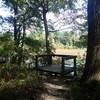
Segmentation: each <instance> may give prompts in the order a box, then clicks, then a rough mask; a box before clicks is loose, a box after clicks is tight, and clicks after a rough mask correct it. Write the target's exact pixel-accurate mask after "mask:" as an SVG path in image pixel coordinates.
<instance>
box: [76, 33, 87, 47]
mask: <svg viewBox="0 0 100 100" xmlns="http://www.w3.org/2000/svg"><path fill="white" fill-rule="evenodd" d="M75 46H76V47H78V48H86V47H87V34H86V33H83V34H81V36H80V38H79V40H77V41H76V43H75Z"/></svg>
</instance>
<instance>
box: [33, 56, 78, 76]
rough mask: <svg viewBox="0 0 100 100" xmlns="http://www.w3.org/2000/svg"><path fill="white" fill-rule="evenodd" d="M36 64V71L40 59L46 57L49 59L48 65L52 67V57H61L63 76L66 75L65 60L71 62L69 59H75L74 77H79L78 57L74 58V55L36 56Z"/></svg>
mask: <svg viewBox="0 0 100 100" xmlns="http://www.w3.org/2000/svg"><path fill="white" fill-rule="evenodd" d="M35 57H36V62H35V66H36V69H37V70H38V69H39V68H38V66H39V65H38V62H39V58H41V57H42V58H44V57H47V58H48V59H47V62H48V63H47V64H48V65H52V57H61V60H62V61H61V74H62V75H63V74H64V71H65V60H69V59H73V65H74V66H73V70H74V75H77V72H76V58H77V56H73V55H61V54H43V55H36V56H35Z"/></svg>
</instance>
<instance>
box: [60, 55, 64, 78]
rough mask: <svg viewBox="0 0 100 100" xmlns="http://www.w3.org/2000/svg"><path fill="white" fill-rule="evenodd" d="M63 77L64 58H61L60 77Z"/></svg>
mask: <svg viewBox="0 0 100 100" xmlns="http://www.w3.org/2000/svg"><path fill="white" fill-rule="evenodd" d="M63 76H64V58H63V57H62V65H61V77H63Z"/></svg>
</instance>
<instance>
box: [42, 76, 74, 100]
mask: <svg viewBox="0 0 100 100" xmlns="http://www.w3.org/2000/svg"><path fill="white" fill-rule="evenodd" d="M65 83H66V80H65V79H64V78H63V79H62V78H58V77H48V79H47V80H46V81H45V82H44V85H45V87H46V88H47V91H48V93H46V94H44V95H43V98H44V100H73V99H72V96H71V91H70V87H66V85H65Z"/></svg>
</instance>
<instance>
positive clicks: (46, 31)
mask: <svg viewBox="0 0 100 100" xmlns="http://www.w3.org/2000/svg"><path fill="white" fill-rule="evenodd" d="M46 13H47V12H46V10H45V8H43V21H44V28H45V39H46V41H45V43H46V53H47V54H49V53H50V52H49V51H50V50H49V31H48V25H47V18H46Z"/></svg>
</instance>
